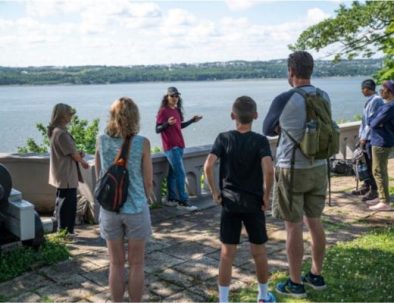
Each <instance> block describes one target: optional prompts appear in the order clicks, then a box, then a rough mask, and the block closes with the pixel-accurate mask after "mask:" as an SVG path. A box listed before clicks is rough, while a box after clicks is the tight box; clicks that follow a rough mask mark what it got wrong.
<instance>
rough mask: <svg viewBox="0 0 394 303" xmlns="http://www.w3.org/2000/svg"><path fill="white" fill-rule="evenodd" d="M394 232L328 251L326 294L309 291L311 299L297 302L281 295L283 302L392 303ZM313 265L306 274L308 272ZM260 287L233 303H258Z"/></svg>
mask: <svg viewBox="0 0 394 303" xmlns="http://www.w3.org/2000/svg"><path fill="white" fill-rule="evenodd" d="M392 260H394V228H393V227H389V228H385V229H380V230H375V231H373V232H371V233H369V234H366V235H363V236H361V237H360V238H358V239H356V240H354V241H351V242H344V243H338V244H337V245H335V246H333V247H331V248H330V249H328V251H327V254H326V258H325V261H324V264H325V266H324V270H323V273H322V274H323V275H324V278H325V280H326V283H327V285H328V288H327V290H325V291H315V290H313V289H311V288H309V287H307V292H308V297H307V298H305V299H295V298H291V297H285V296H281V295H278V294H277V293H275V294H276V295H277V299H278V301H280V302H392V301H394V293H393V290H392V285H393V283H394V262H392ZM309 268H310V263H309V264H308V263H307V264H305V266H304V268H303V270H304V272H307V271H308V270H309ZM286 278H287V273H284V272H278V273H275V274H273V275H272V277H271V279H270V290H271V291H273V289H274V287H275V285H276V283H278V282H280V281H284V280H285V279H286ZM256 289H257V287H256V285H253V286H251V287H249V288H246V289H242V290H241V291H238V292H236V293H235V294H234V296H233V298H232V301H235V302H252V301H255V300H256V295H257V291H256Z"/></svg>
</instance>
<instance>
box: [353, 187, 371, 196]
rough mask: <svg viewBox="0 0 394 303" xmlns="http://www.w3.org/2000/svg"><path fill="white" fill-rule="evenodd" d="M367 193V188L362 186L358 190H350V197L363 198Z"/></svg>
mask: <svg viewBox="0 0 394 303" xmlns="http://www.w3.org/2000/svg"><path fill="white" fill-rule="evenodd" d="M368 192H369V187H367V186H362V187H360V188H359V189H355V190H352V195H356V196H363V195H365V194H367V193H368Z"/></svg>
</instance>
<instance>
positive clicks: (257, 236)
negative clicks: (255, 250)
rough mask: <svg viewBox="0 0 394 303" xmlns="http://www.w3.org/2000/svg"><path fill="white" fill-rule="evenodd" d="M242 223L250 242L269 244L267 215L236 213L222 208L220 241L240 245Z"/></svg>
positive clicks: (260, 213)
mask: <svg viewBox="0 0 394 303" xmlns="http://www.w3.org/2000/svg"><path fill="white" fill-rule="evenodd" d="M242 223H243V224H244V226H245V229H246V232H247V234H248V236H249V242H250V243H253V244H264V243H265V242H267V240H268V237H267V230H266V227H265V215H264V212H263V211H258V212H254V213H235V212H229V211H227V210H224V209H223V208H222V215H221V218H220V241H222V243H223V244H239V240H240V237H241V230H242Z"/></svg>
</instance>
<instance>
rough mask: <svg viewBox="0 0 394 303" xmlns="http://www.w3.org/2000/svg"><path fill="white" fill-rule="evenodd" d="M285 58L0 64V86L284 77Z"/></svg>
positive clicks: (339, 70) (373, 64)
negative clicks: (131, 63)
mask: <svg viewBox="0 0 394 303" xmlns="http://www.w3.org/2000/svg"><path fill="white" fill-rule="evenodd" d="M381 64H382V60H381V59H368V60H358V61H355V62H348V61H342V62H338V63H336V64H333V63H332V62H329V61H319V60H317V61H316V62H315V65H316V72H315V73H314V76H315V77H330V76H354V75H368V76H370V75H372V74H373V73H375V72H376V70H377V69H378V68H380V66H381ZM286 77H287V60H283V59H282V60H271V61H241V60H239V61H229V62H211V63H200V64H171V65H139V66H129V67H126V66H124V67H122V66H75V67H0V85H11V84H13V85H15V84H16V85H25V84H28V85H42V84H59V83H68V84H110V83H127V82H144V81H167V82H169V81H205V80H224V79H258V78H286Z"/></svg>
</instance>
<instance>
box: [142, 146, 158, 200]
mask: <svg viewBox="0 0 394 303" xmlns="http://www.w3.org/2000/svg"><path fill="white" fill-rule="evenodd" d="M142 174H143V178H144V189H145V195H146V197H147V199H148V202H149V203H153V202H155V200H156V199H155V195H154V193H153V166H152V158H151V153H150V142H149V140H148V139H144V146H143V151H142Z"/></svg>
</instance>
